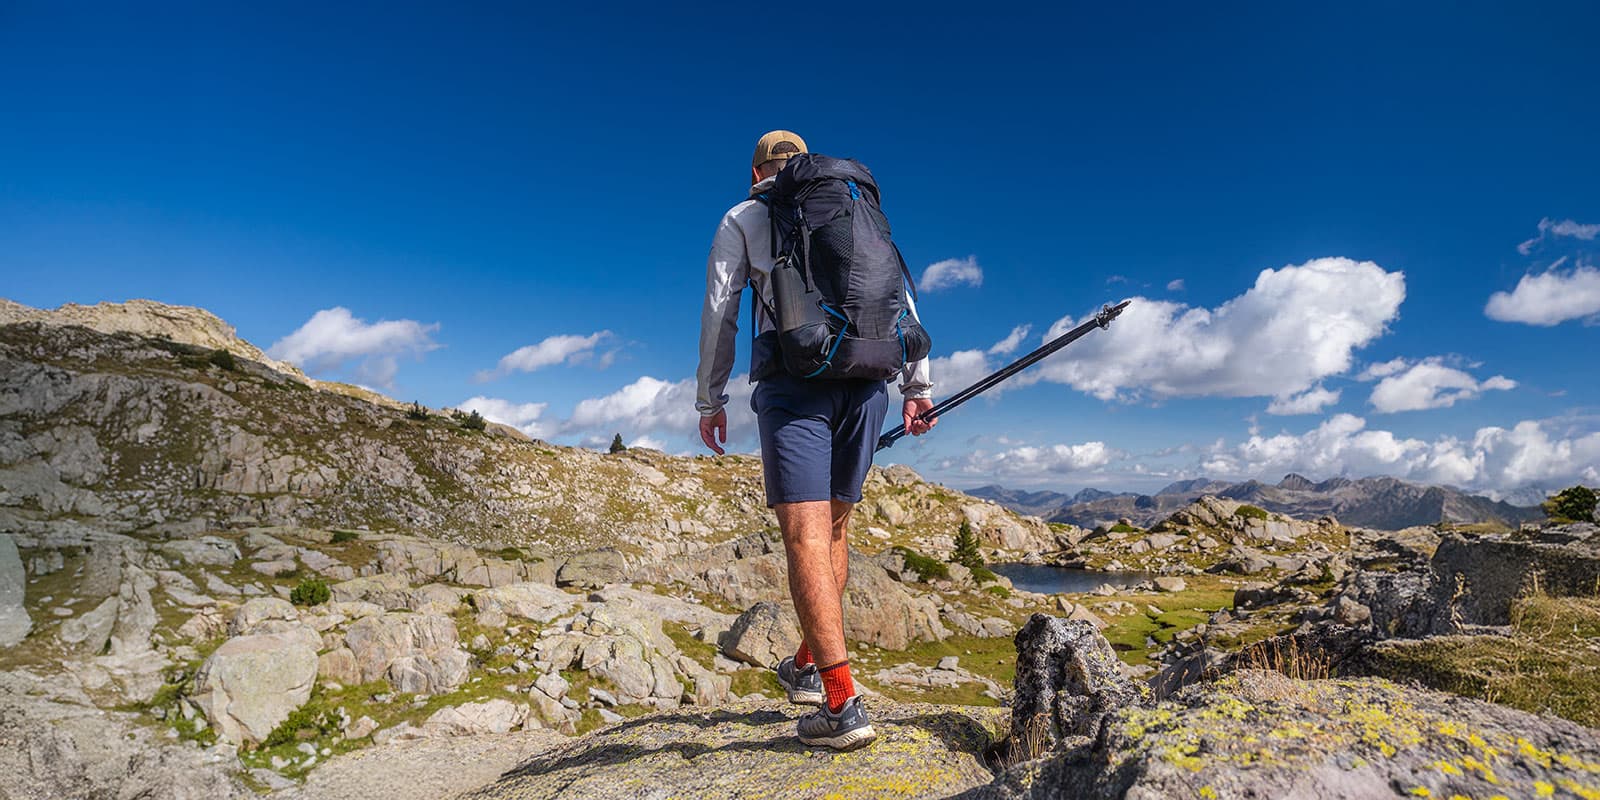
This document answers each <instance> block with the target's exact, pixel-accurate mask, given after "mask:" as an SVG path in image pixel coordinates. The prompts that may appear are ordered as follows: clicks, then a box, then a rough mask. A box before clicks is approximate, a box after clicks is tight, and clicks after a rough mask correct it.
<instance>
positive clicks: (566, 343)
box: [477, 331, 614, 382]
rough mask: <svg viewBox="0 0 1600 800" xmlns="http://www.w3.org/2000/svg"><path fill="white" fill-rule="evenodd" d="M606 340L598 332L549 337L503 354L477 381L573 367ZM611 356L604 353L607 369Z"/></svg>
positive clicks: (605, 336)
mask: <svg viewBox="0 0 1600 800" xmlns="http://www.w3.org/2000/svg"><path fill="white" fill-rule="evenodd" d="M610 337H611V331H598V332H595V333H591V334H589V335H588V336H575V335H572V334H562V335H559V336H550V337H547V338H546V339H545V340H544V341H542V342H539V343H538V344H530V345H526V346H523V347H519V348H517V349H516V350H513V351H511V352H510V353H507V354H506V355H505V356H503V357H501V359H500V363H499V365H498V366H496V367H495V368H494V369H492V370H484V371H482V372H479V373H478V375H477V379H478V381H480V382H483V381H490V380H494V379H495V378H498V377H501V376H503V375H509V374H511V373H513V372H533V371H534V370H537V369H542V368H544V367H553V366H555V365H557V364H561V363H567V364H576V363H578V362H580V361H582V360H584V359H586V358H588V357H589V356H591V355H593V354H594V349H595V347H597V346H599V344H600V343H601V342H602V341H605V340H606V339H609V338H610ZM613 356H614V353H607V354H606V356H605V357H604V358H603V359H602V364H601V365H602V366H609V365H610V363H611V360H612V357H613Z"/></svg>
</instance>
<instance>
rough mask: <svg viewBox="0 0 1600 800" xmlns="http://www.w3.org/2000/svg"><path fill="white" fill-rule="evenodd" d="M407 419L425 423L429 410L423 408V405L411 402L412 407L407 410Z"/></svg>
mask: <svg viewBox="0 0 1600 800" xmlns="http://www.w3.org/2000/svg"><path fill="white" fill-rule="evenodd" d="M406 419H414V420H416V421H418V422H423V421H425V420H427V419H428V409H426V408H423V407H422V404H421V403H419V402H417V401H415V400H413V401H411V407H410V408H408V409H406Z"/></svg>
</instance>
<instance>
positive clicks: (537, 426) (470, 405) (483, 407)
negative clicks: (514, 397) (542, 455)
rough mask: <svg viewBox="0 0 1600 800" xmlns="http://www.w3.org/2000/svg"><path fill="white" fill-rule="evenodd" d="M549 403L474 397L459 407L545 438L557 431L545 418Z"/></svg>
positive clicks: (533, 435) (539, 437)
mask: <svg viewBox="0 0 1600 800" xmlns="http://www.w3.org/2000/svg"><path fill="white" fill-rule="evenodd" d="M548 406H549V404H548V403H515V402H512V401H510V400H502V399H500V398H497V397H482V396H479V397H474V398H471V399H469V400H466V401H464V402H462V403H461V404H460V405H458V406H456V407H457V408H459V409H461V410H463V411H476V412H478V413H479V414H482V415H483V418H484V419H486V420H489V421H490V422H498V423H500V424H502V425H510V426H511V427H513V428H516V429H517V430H519V431H522V432H523V433H526V434H528V435H529V436H532V437H533V438H535V439H545V438H548V437H549V436H550V435H551V434H553V433H555V431H556V426H555V425H554V424H552V423H551V422H550V421H548V420H545V419H544V412H545V409H546V408H547V407H548Z"/></svg>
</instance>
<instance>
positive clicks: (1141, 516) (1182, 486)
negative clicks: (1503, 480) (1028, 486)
mask: <svg viewBox="0 0 1600 800" xmlns="http://www.w3.org/2000/svg"><path fill="white" fill-rule="evenodd" d="M967 493H968V494H970V495H973V496H974V497H983V498H987V499H989V500H993V501H995V502H997V503H999V504H1001V505H1003V506H1005V507H1007V508H1010V509H1012V510H1013V511H1017V512H1020V513H1023V514H1032V515H1035V516H1039V517H1043V518H1045V519H1047V520H1049V521H1051V522H1069V523H1072V524H1074V525H1080V526H1083V527H1094V526H1095V525H1100V524H1106V523H1112V522H1115V521H1117V520H1119V519H1123V518H1127V519H1129V520H1132V521H1133V523H1134V524H1135V525H1139V526H1142V527H1147V526H1149V525H1153V524H1155V523H1156V522H1157V521H1159V520H1162V519H1164V518H1166V517H1167V516H1168V515H1170V514H1171V513H1172V512H1174V511H1176V510H1178V509H1180V508H1182V507H1184V506H1185V505H1188V504H1189V503H1191V502H1193V501H1194V499H1195V498H1197V497H1200V496H1201V495H1207V494H1210V495H1216V496H1218V497H1227V498H1231V499H1234V500H1238V501H1240V502H1243V503H1249V504H1251V505H1255V506H1260V507H1262V508H1265V509H1267V510H1268V511H1276V512H1278V513H1280V514H1288V515H1289V516H1292V517H1298V518H1301V519H1307V518H1315V517H1319V516H1322V515H1324V514H1332V515H1333V516H1334V517H1337V518H1338V519H1339V521H1340V522H1343V523H1345V524H1346V525H1353V526H1357V527H1362V528H1376V529H1379V530H1399V529H1401V528H1407V527H1410V526H1412V525H1432V524H1434V523H1438V522H1456V523H1475V522H1496V523H1500V524H1502V525H1508V526H1515V525H1517V524H1518V523H1521V522H1528V521H1532V520H1538V519H1543V518H1544V514H1543V513H1542V512H1541V511H1540V510H1539V509H1538V508H1537V507H1534V506H1516V505H1511V504H1510V503H1506V502H1504V501H1498V500H1490V499H1489V498H1487V497H1483V496H1481V495H1474V494H1467V493H1466V492H1463V491H1461V490H1460V489H1453V488H1450V487H1447V486H1419V485H1417V484H1414V483H1407V482H1405V481H1402V480H1399V479H1397V478H1357V479H1351V478H1330V479H1328V480H1325V481H1322V482H1320V483H1317V482H1313V481H1311V480H1310V479H1308V478H1305V477H1303V476H1301V475H1294V474H1290V475H1286V476H1284V478H1283V480H1281V481H1279V482H1278V483H1277V485H1276V486H1274V485H1271V484H1266V483H1262V482H1260V481H1245V482H1244V483H1228V482H1226V481H1215V480H1211V479H1209V478H1197V479H1195V480H1188V481H1179V482H1177V483H1174V484H1172V485H1170V486H1167V487H1166V488H1164V489H1162V490H1161V491H1159V492H1156V493H1155V494H1134V493H1132V492H1106V491H1102V490H1100V489H1084V490H1083V491H1081V492H1078V493H1077V494H1063V493H1061V492H1048V491H1041V492H1025V491H1017V490H1014V489H1007V488H1004V487H1002V486H993V485H990V486H984V487H981V488H978V489H970V490H968V491H967Z"/></svg>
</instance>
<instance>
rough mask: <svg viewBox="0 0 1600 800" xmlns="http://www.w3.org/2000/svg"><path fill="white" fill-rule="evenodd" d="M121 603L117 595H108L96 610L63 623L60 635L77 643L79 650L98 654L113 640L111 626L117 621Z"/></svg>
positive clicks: (65, 640) (72, 642)
mask: <svg viewBox="0 0 1600 800" xmlns="http://www.w3.org/2000/svg"><path fill="white" fill-rule="evenodd" d="M120 605H121V601H119V600H118V599H117V598H115V597H107V598H106V599H105V600H102V601H101V602H100V605H98V606H95V607H94V610H92V611H89V612H88V613H85V614H80V615H78V616H76V617H74V618H72V619H69V620H67V621H66V622H63V623H61V630H60V632H59V633H58V635H59V636H60V637H61V641H63V642H66V643H67V644H69V645H77V647H76V648H75V649H76V650H78V651H79V652H83V653H89V654H91V655H98V654H100V653H101V652H102V651H104V650H105V649H106V645H107V644H108V643H110V641H111V628H112V626H114V625H116V623H117V608H118V606H120Z"/></svg>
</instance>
